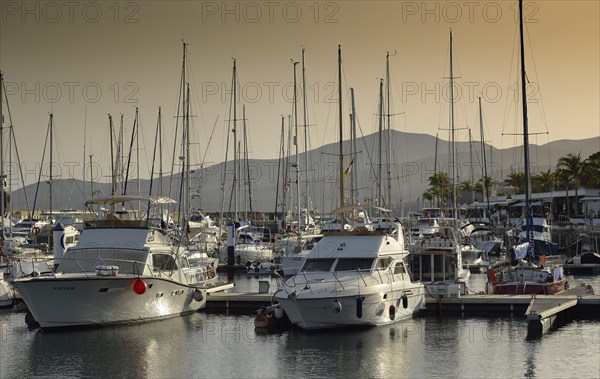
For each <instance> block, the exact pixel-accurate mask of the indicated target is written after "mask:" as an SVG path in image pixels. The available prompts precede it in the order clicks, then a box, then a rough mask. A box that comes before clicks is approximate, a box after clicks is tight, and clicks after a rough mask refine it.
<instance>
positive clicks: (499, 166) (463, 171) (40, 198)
mask: <svg viewBox="0 0 600 379" xmlns="http://www.w3.org/2000/svg"><path fill="white" fill-rule="evenodd" d="M390 142H391V143H390V144H389V146H391V150H389V149H387V148H386V147H384V148H383V149H382V154H381V155H382V157H383V161H384V162H386V161H387V160H386V157H387V156H388V155H390V156H391V158H392V162H394V163H393V164H392V165H389V166H388V165H385V164H384V165H383V166H382V167H381V172H382V176H383V178H384V183H383V187H384V189H383V190H382V191H383V193H386V190H385V188H387V177H388V175H387V170H388V168H389V171H390V175H389V176H390V177H391V192H392V204H393V206H394V208H396V209H397V210H401V208H402V207H403V206H404V210H405V211H407V210H410V209H413V210H414V209H417V208H418V207H417V205H416V201H417V199H418V198H420V196H421V194H422V193H423V191H425V189H426V188H427V187H428V184H429V181H428V178H429V177H430V176H431V175H432V174H433V173H434V169H437V170H438V171H440V170H441V169H442V168H444V169H447V168H448V165H449V159H448V156H449V154H448V152H449V144H448V141H445V140H441V139H440V140H439V141H438V142H437V145H438V149H437V150H438V159H437V162H438V164H437V166H438V167H436V165H435V163H434V160H435V150H436V149H435V147H436V138H435V137H434V136H431V135H427V134H418V133H405V132H399V131H392V135H391V141H390ZM274 143H278V142H274ZM378 145H379V137H378V135H377V134H371V135H368V136H365V137H362V138H359V139H358V140H357V151H358V154H357V156H358V158H357V160H356V162H355V166H356V169H357V172H358V175H357V177H358V179H357V182H358V189H359V191H358V193H359V195H358V196H359V199H360V201H361V202H365V201H367V200H368V199H371V198H373V197H374V196H376V194H377V191H378V190H377V188H376V182H377V181H376V179H375V178H376V177H377V175H378V173H379V165H378V159H379V153H378V151H379V148H378ZM384 145H385V140H384ZM275 148H277V146H275ZM456 149H457V162H459V164H458V167H459V169H458V170H457V172H458V176H459V181H463V180H468V179H470V178H471V170H472V171H473V176H474V178H475V180H478V179H479V178H480V177H481V176H482V174H481V163H479V162H481V158H480V156H481V152H480V144H479V143H478V142H474V143H473V144H472V150H471V149H470V148H469V143H467V142H459V143H457V144H456ZM598 150H599V140H598V139H597V138H590V139H585V140H561V141H553V142H551V143H549V144H544V145H540V146H536V145H531V148H530V151H531V154H530V155H531V159H532V170H533V171H534V172H536V171H540V170H542V171H543V170H548V169H551V170H554V169H555V165H556V162H557V160H558V159H559V158H560V157H562V156H565V155H567V154H568V153H571V152H575V153H579V152H581V155H582V157H583V158H587V157H588V156H589V155H590V154H592V153H594V152H597V151H598ZM349 152H350V143H349V141H345V142H344V154H345V157H344V162H345V163H344V166H345V167H344V169H346V168H347V167H348V165H349V164H350V161H351V157H350V156H348V155H347V154H348V153H349ZM486 155H487V162H488V168H489V169H488V174H489V175H490V176H493V177H494V178H495V179H496V180H500V181H501V180H502V179H503V178H504V177H505V176H506V175H507V174H508V173H510V172H511V169H513V170H517V171H519V170H522V151H521V149H520V148H519V147H517V148H506V149H502V150H500V149H497V148H492V149H491V153H490V147H489V145H486ZM471 156H473V159H472V160H471ZM293 161H294V157H292V158H290V159H289V162H290V164H289V165H288V188H289V189H290V191H288V192H287V196H288V199H287V201H286V203H287V204H288V208H289V206H290V204H295V202H296V200H295V197H296V195H295V193H296V192H295V186H296V184H295V182H296V177H297V175H296V168H295V167H292V164H291V163H293ZM471 161H473V164H472V165H471V164H470V163H469V162H471ZM299 162H300V165H299V171H300V177H301V181H300V184H301V193H302V194H303V195H302V200H301V204H302V205H303V206H304V204H305V203H306V200H305V197H304V196H305V195H304V192H305V190H304V188H305V178H306V177H308V179H309V192H310V199H311V204H312V206H313V207H316V208H317V209H319V210H320V211H321V212H325V213H327V212H329V211H331V210H332V209H334V208H336V207H337V204H339V200H338V193H339V190H338V177H339V169H338V167H339V166H338V156H337V144H329V145H325V146H322V147H320V148H317V149H314V150H312V151H310V152H309V153H308V162H310V163H309V169H308V170H307V169H306V168H305V167H304V162H305V159H304V154H300V157H299ZM225 166H226V165H225V163H220V164H216V165H214V166H210V167H206V168H203V169H196V170H195V171H194V172H193V174H192V184H191V187H192V193H193V206H194V207H198V208H203V209H205V210H207V211H219V210H220V209H221V203H222V194H223V192H225V201H224V204H225V210H226V211H227V210H228V209H229V207H230V205H229V204H230V198H231V180H232V179H231V178H232V173H233V163H232V162H228V163H227V172H228V175H227V182H226V184H225V190H224V191H223V189H222V188H221V187H222V185H221V183H222V180H223V170H224V169H225ZM249 167H250V173H251V174H250V176H251V183H252V187H251V194H252V207H253V209H254V210H260V211H267V212H272V211H274V210H275V199H276V195H277V191H276V188H277V176H278V175H277V173H278V168H279V169H280V170H283V167H282V165H279V162H278V160H277V159H270V160H252V159H251V160H250V162H249ZM471 167H472V169H471ZM246 172H247V169H246V168H244V170H242V178H241V180H240V182H242V184H243V185H244V186H243V188H242V190H241V191H240V192H241V194H243V195H242V196H241V198H243V199H245V198H247V195H246V194H247V193H248V189H247V185H246V183H247V180H246V179H245V177H246V175H245V173H246ZM345 178H346V179H345V180H346V185H345V187H346V189H347V190H348V191H349V188H350V183H349V181H350V176H346V177H345ZM170 183H171V188H172V189H171V195H170V196H171V197H172V198H174V199H176V200H177V199H178V197H179V195H178V191H179V186H180V179H179V175H175V177H174V178H173V181H172V182H171V177H170V176H169V177H163V179H162V185H163V195H165V196H168V195H169V187H170ZM149 186H150V181H149V180H141V181H140V193H142V194H147V193H148V189H149ZM282 186H283V183H282V181H281V179H280V186H279V187H280V191H279V202H280V203H281V202H282V196H283V194H282V190H281V188H282ZM36 187H37V184H32V185H28V186H26V187H25V188H21V189H18V190H16V191H14V193H13V194H12V204H13V209H15V210H25V209H27V208H28V206H27V203H26V201H25V194H27V199H28V201H27V202H28V204H29V208H31V207H32V206H33V203H34V197H35V196H34V195H35V192H36ZM53 188H54V191H53V199H52V208H53V209H82V208H83V204H84V202H85V200H86V199H89V198H90V197H91V195H90V194H91V185H90V183H83V182H82V181H81V180H78V179H58V180H55V181H54V183H53ZM153 188H154V192H155V193H156V192H157V188H159V184H158V182H156V181H155V183H154V184H153ZM94 191H96V192H97V195H96V196H106V195H108V194H110V185H109V184H108V183H94ZM128 192H129V193H137V192H138V189H137V182H136V181H133V182H130V184H129V189H128ZM243 199H242V200H240V201H239V204H240V209H249V204H248V202H247V201H245V200H243ZM49 207H50V197H49V184H48V183H47V182H44V183H41V184H40V185H39V188H38V195H37V202H36V208H37V209H48V208H49Z"/></svg>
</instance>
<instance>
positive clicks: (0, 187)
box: [0, 71, 5, 235]
mask: <svg viewBox="0 0 600 379" xmlns="http://www.w3.org/2000/svg"><path fill="white" fill-rule="evenodd" d="M3 90H4V74H3V73H2V72H1V71H0V222H1V225H2V228H1V229H0V231H1V232H2V235H4V198H5V197H4V139H3V135H4V113H2V95H3Z"/></svg>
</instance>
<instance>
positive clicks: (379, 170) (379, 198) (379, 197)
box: [377, 79, 384, 207]
mask: <svg viewBox="0 0 600 379" xmlns="http://www.w3.org/2000/svg"><path fill="white" fill-rule="evenodd" d="M378 134H379V149H377V150H379V151H378V159H377V202H378V204H377V205H378V206H380V207H383V205H384V204H383V196H382V194H381V192H382V191H381V181H382V178H383V173H382V170H383V79H379V133H378Z"/></svg>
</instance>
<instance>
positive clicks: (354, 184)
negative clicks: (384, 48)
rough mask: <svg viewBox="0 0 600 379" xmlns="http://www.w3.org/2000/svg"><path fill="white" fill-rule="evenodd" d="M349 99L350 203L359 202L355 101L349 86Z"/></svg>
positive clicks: (352, 89)
mask: <svg viewBox="0 0 600 379" xmlns="http://www.w3.org/2000/svg"><path fill="white" fill-rule="evenodd" d="M350 100H351V101H352V114H351V117H350V118H351V128H352V162H353V164H352V168H351V171H350V172H351V173H352V179H351V180H352V192H351V193H350V196H351V203H350V204H359V203H360V202H359V200H358V175H357V172H356V171H357V170H356V167H357V165H356V154H357V149H356V107H355V103H354V88H350Z"/></svg>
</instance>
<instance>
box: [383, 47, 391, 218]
mask: <svg viewBox="0 0 600 379" xmlns="http://www.w3.org/2000/svg"><path fill="white" fill-rule="evenodd" d="M385 77H386V79H385V81H386V85H385V86H386V97H387V99H386V106H387V114H386V116H387V146H386V150H387V154H386V155H387V163H386V164H387V165H386V168H387V170H386V172H387V204H386V207H387V208H389V209H390V210H391V209H392V167H391V164H392V124H391V118H390V117H391V113H390V52H389V51H388V52H387V54H386V56H385Z"/></svg>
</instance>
